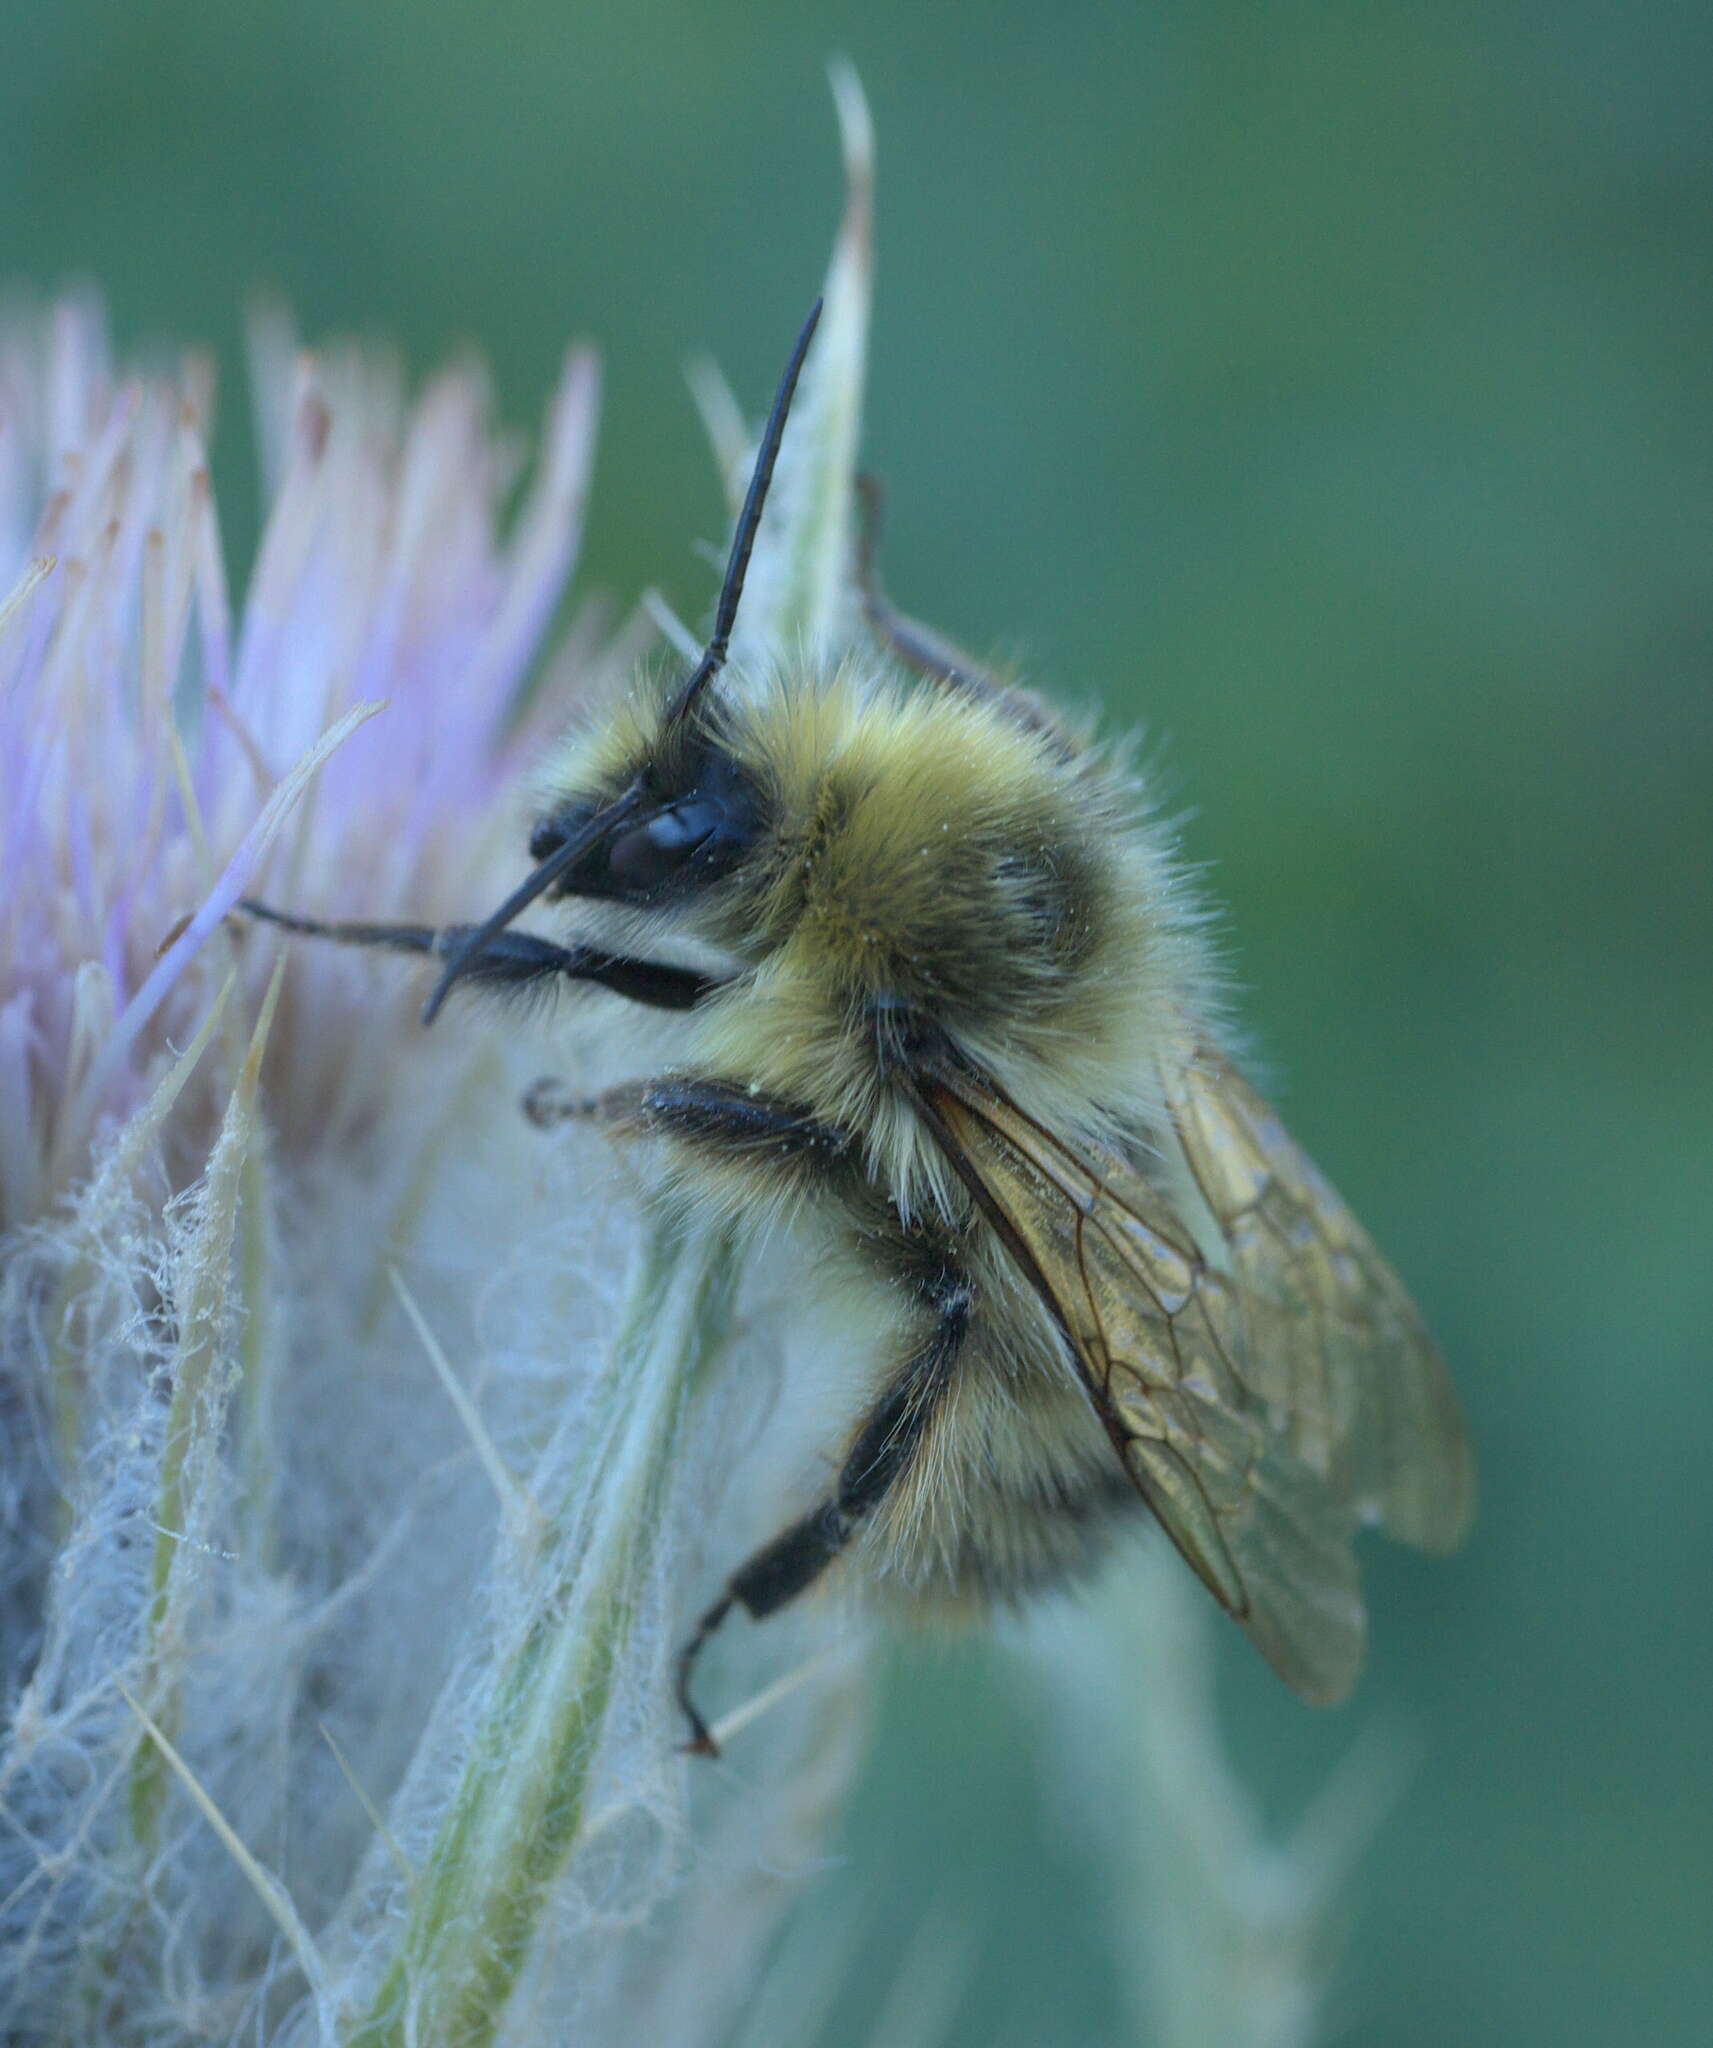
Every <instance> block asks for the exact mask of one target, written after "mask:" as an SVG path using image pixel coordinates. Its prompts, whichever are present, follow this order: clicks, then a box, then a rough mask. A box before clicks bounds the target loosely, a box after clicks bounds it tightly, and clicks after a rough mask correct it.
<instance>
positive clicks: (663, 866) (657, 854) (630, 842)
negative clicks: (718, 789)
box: [607, 797, 725, 889]
mask: <svg viewBox="0 0 1713 2048" xmlns="http://www.w3.org/2000/svg"><path fill="white" fill-rule="evenodd" d="M724 815H725V813H724V810H723V808H722V806H721V805H719V804H717V803H715V802H713V801H712V800H711V799H709V798H707V797H692V798H691V799H690V800H689V801H688V802H686V803H681V804H673V805H672V806H671V808H670V809H668V810H664V811H657V812H656V813H655V814H654V816H653V817H652V818H650V819H649V820H648V821H647V823H646V824H642V825H633V826H632V827H631V829H630V830H629V831H628V832H621V833H620V834H619V836H618V838H616V839H615V840H614V841H613V844H612V850H611V851H610V852H609V854H608V855H607V865H608V867H609V868H610V869H611V871H612V876H613V880H614V881H615V882H617V883H619V885H620V886H621V887H622V888H626V889H648V888H652V887H654V886H655V885H656V884H657V883H660V882H664V881H667V880H669V879H670V878H671V877H672V876H673V875H675V874H677V873H678V871H679V870H680V869H681V868H682V867H683V866H684V864H685V863H686V862H687V861H688V860H689V859H690V858H691V857H692V856H693V855H694V854H695V853H696V852H697V850H698V849H699V848H700V847H703V846H705V845H706V844H707V842H708V841H709V840H710V839H711V838H712V837H713V836H714V834H715V833H716V832H717V831H718V830H719V828H720V825H721V823H722V822H723V820H724Z"/></svg>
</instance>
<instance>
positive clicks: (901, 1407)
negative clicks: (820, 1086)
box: [677, 1261, 974, 1756]
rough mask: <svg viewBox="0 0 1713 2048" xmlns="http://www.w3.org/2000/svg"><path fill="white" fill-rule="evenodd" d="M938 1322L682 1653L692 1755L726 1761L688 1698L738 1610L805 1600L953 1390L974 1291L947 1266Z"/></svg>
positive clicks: (938, 1270)
mask: <svg viewBox="0 0 1713 2048" xmlns="http://www.w3.org/2000/svg"><path fill="white" fill-rule="evenodd" d="M921 1284H922V1291H923V1294H924V1297H925V1299H926V1302H927V1304H928V1305H929V1306H931V1307H932V1309H933V1310H934V1314H935V1321H934V1325H933V1328H932V1330H931V1331H930V1333H929V1335H928V1337H927V1338H926V1340H925V1341H924V1342H923V1343H921V1344H920V1345H919V1346H918V1347H917V1348H916V1349H915V1350H914V1351H913V1352H912V1353H911V1355H910V1356H909V1358H908V1359H906V1361H905V1362H904V1364H903V1365H902V1366H901V1367H900V1368H899V1370H898V1371H897V1372H896V1373H895V1374H894V1375H893V1377H892V1379H891V1381H890V1382H889V1383H888V1385H887V1388H886V1391H885V1392H884V1393H883V1394H882V1395H881V1397H880V1399H879V1400H878V1401H877V1402H876V1403H875V1404H874V1406H873V1407H872V1408H871V1409H870V1410H869V1412H868V1414H867V1415H866V1416H864V1418H863V1420H862V1422H861V1423H860V1424H859V1426H858V1428H857V1433H856V1437H855V1440H854V1442H853V1443H852V1445H851V1448H850V1450H849V1452H848V1454H847V1455H846V1458H845V1461H844V1464H843V1465H842V1466H841V1468H840V1471H839V1477H838V1483H837V1485H836V1487H835V1488H834V1490H833V1492H832V1493H831V1495H829V1497H828V1498H827V1499H826V1500H824V1501H822V1502H820V1503H819V1505H817V1506H816V1507H813V1508H811V1509H810V1511H809V1512H808V1513H807V1514H806V1515H804V1516H802V1517H801V1518H800V1519H799V1520H797V1521H795V1522H793V1523H792V1524H791V1526H790V1527H789V1528H787V1529H785V1530H783V1531H781V1533H780V1534H779V1535H777V1536H776V1537H774V1539H773V1541H772V1542H771V1543H766V1544H764V1545H763V1546H762V1548H761V1549H760V1550H758V1551H757V1552H756V1553H755V1555H754V1556H753V1557H751V1558H750V1559H748V1561H747V1562H746V1563H744V1564H743V1565H741V1566H740V1567H739V1568H738V1570H737V1571H735V1572H734V1573H733V1574H732V1576H731V1578H730V1579H728V1580H727V1582H726V1589H725V1591H724V1592H723V1593H722V1594H721V1595H720V1597H719V1599H718V1600H716V1601H715V1602H714V1604H713V1605H712V1606H711V1607H710V1608H709V1609H708V1610H707V1612H706V1613H705V1614H704V1615H703V1616H702V1618H701V1620H700V1621H699V1622H698V1623H697V1624H696V1628H695V1631H694V1632H693V1634H692V1635H691V1637H690V1639H689V1641H688V1642H687V1643H686V1644H685V1645H684V1648H683V1649H682V1650H681V1651H680V1652H679V1655H678V1684H677V1692H678V1704H679V1707H680V1708H681V1709H682V1710H683V1714H684V1718H685V1720H686V1721H687V1722H688V1723H689V1726H690V1740H689V1742H688V1743H687V1744H686V1747H687V1748H688V1750H689V1751H690V1753H691V1754H692V1755H693V1756H718V1754H719V1744H718V1743H717V1742H716V1741H715V1739H714V1735H713V1731H712V1730H711V1729H710V1728H709V1726H708V1724H707V1722H706V1721H705V1720H704V1719H703V1718H702V1715H701V1714H700V1712H699V1711H698V1710H697V1707H696V1703H695V1701H694V1700H693V1699H692V1698H691V1696H690V1680H691V1676H692V1673H693V1672H694V1670H695V1665H696V1660H697V1658H698V1657H699V1656H700V1655H701V1653H702V1650H703V1648H704V1646H705V1645H706V1643H707V1641H708V1638H709V1637H710V1636H711V1635H712V1634H713V1633H714V1631H715V1630H716V1629H717V1628H718V1627H719V1626H720V1624H721V1623H722V1622H723V1621H724V1620H725V1618H726V1616H727V1615H728V1614H729V1613H730V1612H731V1610H732V1608H733V1607H734V1606H737V1607H741V1608H742V1609H743V1610H744V1612H745V1613H746V1614H747V1615H749V1617H750V1619H751V1620H752V1621H765V1620H766V1619H767V1617H768V1616H769V1615H770V1614H777V1613H778V1611H779V1610H780V1608H782V1607H785V1606H788V1605H789V1604H790V1602H791V1601H793V1600H795V1599H796V1598H797V1596H798V1594H800V1593H805V1592H807V1591H808V1589H809V1588H810V1587H811V1586H812V1585H813V1584H814V1583H815V1581H816V1580H817V1579H818V1578H819V1577H820V1576H821V1574H822V1573H823V1572H824V1571H825V1570H826V1569H827V1567H828V1566H829V1565H830V1564H832V1563H833V1561H834V1560H835V1559H836V1558H837V1557H838V1556H839V1555H840V1553H841V1552H842V1551H843V1550H844V1549H845V1547H846V1546H847V1545H848V1544H849V1543H850V1542H851V1541H852V1540H853V1538H855V1537H856V1536H857V1534H858V1533H859V1532H860V1530H861V1529H862V1526H863V1524H864V1522H865V1521H866V1520H867V1519H868V1517H869V1516H870V1515H871V1514H872V1513H873V1512H874V1510H875V1509H876V1508H877V1507H878V1506H879V1505H880V1503H881V1502H882V1501H883V1500H884V1499H885V1498H886V1496H887V1494H888V1493H889V1492H890V1491H891V1490H892V1488H893V1487H894V1486H896V1485H897V1483H898V1482H899V1480H900V1479H902V1478H903V1476H904V1474H905V1473H906V1472H907V1471H908V1470H909V1468H910V1465H911V1463H912V1462H913V1460H914V1459H915V1457H916V1455H917V1453H918V1452H919V1451H920V1449H921V1447H922V1444H923V1442H924V1440H925V1439H926V1437H927V1434H928V1430H929V1427H930V1425H931V1423H932V1422H933V1419H934V1416H935V1414H936V1412H937V1410H938V1408H939V1405H940V1401H941V1397H942V1396H943V1394H944V1393H945V1390H946V1388H947V1387H948V1386H949V1385H950V1383H951V1378H952V1373H953V1370H954V1368H955V1367H956V1364H957V1359H958V1354H959V1352H960V1351H961V1350H962V1348H963V1342H964V1338H965V1336H966V1335H967V1333H968V1330H969V1324H970V1316H971V1311H972V1306H973V1299H974V1297H973V1292H972V1289H971V1287H970V1284H969V1281H968V1280H967V1278H966V1277H965V1276H964V1274H963V1273H962V1272H961V1271H958V1270H956V1269H955V1268H953V1267H951V1266H949V1265H948V1264H946V1263H944V1262H943V1261H938V1262H935V1265H934V1269H933V1270H931V1271H930V1272H927V1273H925V1274H924V1276H923V1281H922V1283H921Z"/></svg>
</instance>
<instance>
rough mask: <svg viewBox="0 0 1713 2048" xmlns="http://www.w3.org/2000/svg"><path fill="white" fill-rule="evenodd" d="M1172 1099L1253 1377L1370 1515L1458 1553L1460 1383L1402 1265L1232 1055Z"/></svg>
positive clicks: (1311, 1461) (1203, 1066) (1335, 1484)
mask: <svg viewBox="0 0 1713 2048" xmlns="http://www.w3.org/2000/svg"><path fill="white" fill-rule="evenodd" d="M1167 1099H1168V1101H1169V1103H1170V1105H1171V1109H1172V1114H1173V1118H1174V1120H1175V1122H1176V1125H1177V1131H1178V1135H1179V1138H1180V1139H1181V1141H1182V1143H1183V1147H1184V1153H1185V1157H1186V1159H1187V1161H1188V1163H1189V1167H1190V1170H1191V1172H1192V1173H1193V1174H1194V1176H1195V1179H1196V1182H1197V1184H1198V1185H1199V1187H1200V1189H1201V1192H1202V1194H1203V1196H1204V1197H1205V1199H1206V1201H1207V1204H1208V1207H1209V1208H1210V1209H1211V1210H1212V1211H1213V1214H1214V1216H1215V1218H1216V1219H1217V1221H1218V1223H1219V1226H1220V1229H1221V1231H1222V1232H1223V1234H1224V1237H1225V1241H1226V1244H1227V1246H1228V1247H1229V1256H1230V1270H1231V1278H1232V1280H1233V1282H1234V1283H1235V1286H1236V1289H1237V1295H1238V1299H1239V1301H1240V1303H1241V1306H1242V1309H1243V1313H1244V1319H1245V1323H1246V1325H1247V1328H1246V1342H1245V1352H1246V1356H1247V1359H1248V1361H1249V1364H1248V1367H1247V1369H1246V1371H1245V1378H1246V1379H1247V1380H1248V1383H1249V1385H1250V1387H1251V1388H1252V1389H1253V1390H1254V1392H1255V1393H1257V1394H1258V1395H1259V1396H1260V1397H1261V1399H1262V1401H1263V1402H1264V1403H1266V1405H1267V1408H1268V1410H1269V1412H1270V1414H1271V1415H1272V1417H1273V1419H1274V1421H1275V1423H1276V1425H1277V1426H1278V1427H1279V1428H1280V1429H1281V1430H1282V1431H1283V1433H1284V1435H1285V1438H1286V1440H1287V1441H1288V1442H1289V1444H1290V1445H1291V1447H1292V1449H1293V1450H1294V1451H1295V1452H1296V1453H1297V1455H1298V1457H1299V1458H1300V1459H1301V1460H1302V1461H1303V1462H1304V1463H1305V1464H1307V1465H1309V1466H1310V1467H1311V1468H1312V1469H1313V1470H1314V1471H1315V1472H1317V1473H1318V1474H1319V1475H1320V1476H1321V1478H1322V1480H1323V1481H1324V1482H1325V1483H1326V1484H1327V1485H1328V1486H1329V1487H1330V1488H1331V1489H1332V1490H1333V1491H1334V1492H1335V1493H1337V1494H1338V1495H1339V1497H1340V1498H1341V1499H1345V1500H1348V1501H1350V1502H1351V1504H1352V1505H1353V1506H1354V1507H1355V1508H1356V1510H1357V1512H1358V1513H1359V1514H1360V1516H1361V1517H1362V1519H1363V1520H1365V1521H1370V1522H1375V1523H1377V1524H1379V1526H1380V1527H1382V1528H1384V1529H1385V1530H1386V1531H1387V1533H1388V1534H1389V1535H1392V1536H1395V1537H1397V1538H1399V1539H1400V1540H1401V1541H1402V1542H1405V1543H1414V1544H1418V1545H1420V1546H1421V1547H1422V1548H1423V1549H1424V1550H1450V1549H1452V1548H1453V1547H1454V1546H1455V1545H1456V1544H1457V1543H1458V1542H1459V1541H1460V1540H1461V1539H1462V1537H1463V1533H1464V1531H1465V1530H1466V1529H1467V1528H1468V1526H1469V1516H1470V1511H1471V1509H1472V1507H1473V1505H1474V1490H1475V1489H1474V1478H1475V1475H1474V1462H1473V1460H1472V1458H1471V1456H1470V1451H1469V1439H1468V1437H1467V1435H1466V1434H1465V1432H1464V1426H1463V1416H1462V1412H1461V1410H1460V1408H1459V1406H1458V1401H1457V1396H1456V1394H1455V1393H1454V1392H1453V1391H1452V1386H1451V1381H1450V1378H1449V1377H1448V1375H1447V1373H1446V1370H1445V1367H1444V1365H1443V1364H1442V1363H1441V1360H1440V1356H1439V1353H1438V1352H1437V1350H1435V1348H1434V1344H1433V1340H1432V1338H1431V1337H1429V1335H1428V1333H1427V1329H1426V1326H1425V1325H1424V1324H1423V1322H1422V1319H1421V1317H1420V1315H1419V1314H1418V1313H1417V1312H1416V1307H1415V1304H1414V1303H1413V1302H1412V1301H1411V1300H1410V1298H1409V1296H1408V1295H1407V1294H1406V1293H1405V1292H1404V1289H1403V1286H1402V1285H1401V1283H1400V1282H1399V1280H1398V1276H1397V1275H1396V1274H1395V1273H1394V1272H1393V1271H1392V1269H1391V1267H1390V1266H1389V1265H1388V1264H1387V1263H1386V1261H1385V1260H1384V1259H1383V1258H1382V1257H1381V1256H1380V1254H1379V1252H1378V1251H1376V1249H1375V1248H1374V1242H1373V1240H1372V1239H1371V1238H1370V1237H1369V1235H1368V1233H1367V1232H1366V1231H1365V1230H1364V1229H1363V1228H1362V1226H1361V1224H1360V1223H1358V1222H1357V1220H1356V1218H1355V1217H1354V1216H1353V1215H1352V1214H1351V1213H1350V1211H1349V1210H1348V1209H1347V1208H1346V1207H1345V1205H1344V1203H1343V1202H1342V1201H1341V1200H1340V1199H1339V1197H1338V1195H1337V1194H1336V1193H1335V1192H1334V1191H1333V1189H1332V1188H1331V1187H1330V1186H1329V1185H1328V1183H1327V1182H1326V1181H1325V1180H1324V1179H1323V1178H1322V1176H1321V1174H1320V1172H1319V1170H1318V1169H1317V1168H1316V1166H1315V1164H1314V1162H1313V1161H1312V1160H1311V1159H1310V1158H1309V1157H1308V1156H1307V1154H1306V1153H1304V1152H1303V1151H1302V1149H1301V1148H1300V1147H1299V1146H1298V1145H1297V1143H1296V1141H1295V1140H1294V1139H1293V1138H1292V1137H1291V1134H1290V1133H1289V1131H1287V1130H1286V1129H1285V1127H1284V1125H1283V1124H1282V1123H1281V1122H1280V1121H1279V1119H1278V1117H1277V1115H1276V1114H1275V1113H1274V1111H1273V1110H1272V1109H1271V1108H1270V1107H1269V1105H1268V1104H1267V1103H1266V1102H1264V1101H1263V1100H1262V1098H1261V1097H1260V1096H1259V1095H1258V1094H1256V1092H1255V1090H1254V1089H1253V1088H1251V1087H1250V1085H1249V1083H1248V1082H1247V1081H1245V1080H1244V1079H1243V1077H1242V1075H1241V1074H1239V1073H1238V1072H1237V1071H1236V1070H1235V1069H1234V1068H1233V1067H1231V1066H1230V1065H1229V1064H1228V1063H1227V1062H1226V1061H1225V1060H1223V1059H1221V1058H1220V1057H1219V1056H1218V1055H1216V1054H1212V1053H1206V1052H1204V1053H1200V1054H1198V1055H1197V1057H1196V1059H1195V1060H1194V1061H1193V1062H1192V1063H1190V1064H1188V1065H1186V1066H1184V1067H1182V1068H1180V1069H1179V1070H1178V1071H1177V1073H1176V1074H1175V1075H1174V1076H1172V1077H1171V1079H1170V1081H1169V1084H1168V1089H1167Z"/></svg>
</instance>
